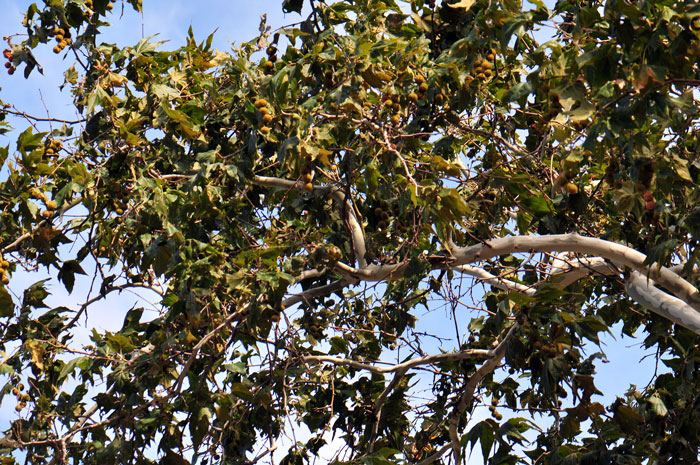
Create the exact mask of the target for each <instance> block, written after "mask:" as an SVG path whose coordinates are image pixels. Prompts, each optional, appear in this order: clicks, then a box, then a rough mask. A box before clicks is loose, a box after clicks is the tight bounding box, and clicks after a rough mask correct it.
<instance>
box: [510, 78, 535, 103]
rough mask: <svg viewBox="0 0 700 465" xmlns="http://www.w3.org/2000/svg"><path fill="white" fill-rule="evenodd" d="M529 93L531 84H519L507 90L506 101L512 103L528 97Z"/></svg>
mask: <svg viewBox="0 0 700 465" xmlns="http://www.w3.org/2000/svg"><path fill="white" fill-rule="evenodd" d="M531 92H532V84H530V83H529V82H519V83H517V84H515V85H514V86H513V87H511V88H510V89H508V92H507V93H506V100H507V101H509V102H514V101H516V100H520V99H521V98H523V97H525V96H527V95H529V94H530V93H531Z"/></svg>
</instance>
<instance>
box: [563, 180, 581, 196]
mask: <svg viewBox="0 0 700 465" xmlns="http://www.w3.org/2000/svg"><path fill="white" fill-rule="evenodd" d="M564 190H565V191H566V193H567V194H571V195H574V194H578V186H577V185H576V184H574V183H573V182H568V183H566V185H565V186H564Z"/></svg>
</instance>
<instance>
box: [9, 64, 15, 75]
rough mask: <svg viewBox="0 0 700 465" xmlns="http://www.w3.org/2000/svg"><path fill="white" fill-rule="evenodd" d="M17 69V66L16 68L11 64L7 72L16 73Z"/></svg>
mask: <svg viewBox="0 0 700 465" xmlns="http://www.w3.org/2000/svg"><path fill="white" fill-rule="evenodd" d="M15 71H17V68H15V67H14V66H10V68H9V69H8V70H7V74H9V75H13V74H15Z"/></svg>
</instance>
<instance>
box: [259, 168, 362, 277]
mask: <svg viewBox="0 0 700 465" xmlns="http://www.w3.org/2000/svg"><path fill="white" fill-rule="evenodd" d="M253 183H254V184H257V185H259V186H265V187H272V188H275V189H287V190H290V189H298V190H301V189H302V187H303V184H302V183H301V182H300V181H291V180H289V179H281V178H274V177H269V176H253ZM313 192H318V193H320V194H323V193H328V194H330V196H331V197H332V198H333V199H334V200H336V201H337V202H338V203H340V205H342V207H343V208H342V210H344V213H345V219H346V220H347V223H348V228H349V229H350V238H351V241H352V248H353V252H354V254H355V260H356V262H357V266H358V267H359V268H360V269H362V268H365V267H366V266H367V261H366V259H365V255H366V254H367V247H366V245H365V235H364V232H363V231H362V226H361V225H360V221H359V220H358V218H357V215H356V214H355V207H354V206H353V204H352V202H351V201H350V199H347V198H346V197H345V193H344V192H343V191H341V190H340V189H338V188H337V187H335V186H332V185H329V184H327V185H324V186H314V188H313Z"/></svg>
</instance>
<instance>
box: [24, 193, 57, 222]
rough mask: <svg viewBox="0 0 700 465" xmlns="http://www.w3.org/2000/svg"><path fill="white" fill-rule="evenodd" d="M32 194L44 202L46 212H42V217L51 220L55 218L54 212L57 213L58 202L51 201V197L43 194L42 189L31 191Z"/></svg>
mask: <svg viewBox="0 0 700 465" xmlns="http://www.w3.org/2000/svg"><path fill="white" fill-rule="evenodd" d="M30 194H31V196H32V197H33V198H35V199H37V200H41V201H42V202H44V206H45V207H46V210H44V211H43V212H41V216H43V217H44V218H46V219H48V218H51V217H52V216H53V214H54V212H55V211H56V208H57V206H58V205H57V204H56V202H55V201H53V200H49V197H48V196H47V195H46V194H45V193H44V192H42V191H41V190H40V189H38V188H36V187H35V188H33V189H32V190H31V192H30Z"/></svg>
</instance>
